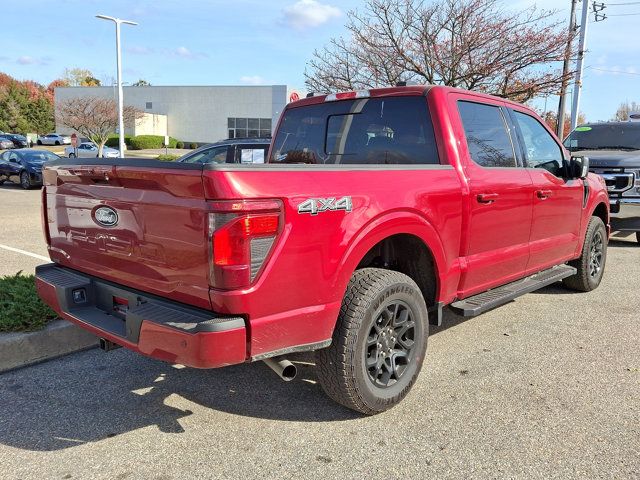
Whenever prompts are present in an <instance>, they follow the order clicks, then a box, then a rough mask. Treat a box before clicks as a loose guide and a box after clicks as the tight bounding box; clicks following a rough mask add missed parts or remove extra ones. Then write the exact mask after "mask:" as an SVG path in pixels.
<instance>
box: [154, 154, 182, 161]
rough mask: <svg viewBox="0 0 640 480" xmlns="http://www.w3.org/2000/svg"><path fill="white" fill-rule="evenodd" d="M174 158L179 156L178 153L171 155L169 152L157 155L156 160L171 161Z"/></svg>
mask: <svg viewBox="0 0 640 480" xmlns="http://www.w3.org/2000/svg"><path fill="white" fill-rule="evenodd" d="M176 158H180V155H173V154H171V153H168V154H166V155H165V154H164V153H163V154H162V155H158V156H157V157H156V160H160V161H161V162H173V161H174V160H175V159H176Z"/></svg>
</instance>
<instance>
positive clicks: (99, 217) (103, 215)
mask: <svg viewBox="0 0 640 480" xmlns="http://www.w3.org/2000/svg"><path fill="white" fill-rule="evenodd" d="M93 218H94V219H95V221H96V222H97V223H98V224H100V225H102V226H103V227H113V226H115V225H117V224H118V212H116V211H115V210H114V209H113V208H111V207H100V208H97V209H96V211H95V212H93Z"/></svg>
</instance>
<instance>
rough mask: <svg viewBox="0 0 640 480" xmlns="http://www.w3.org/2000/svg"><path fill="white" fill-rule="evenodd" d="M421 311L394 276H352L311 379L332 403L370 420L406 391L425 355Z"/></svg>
mask: <svg viewBox="0 0 640 480" xmlns="http://www.w3.org/2000/svg"><path fill="white" fill-rule="evenodd" d="M428 334H429V322H428V316H427V307H426V305H425V301H424V298H423V297H422V293H421V292H420V289H419V288H418V286H417V285H416V283H415V282H414V281H413V280H412V279H411V278H409V277H408V276H407V275H404V274H402V273H400V272H396V271H392V270H383V269H379V268H364V269H361V270H357V271H356V272H355V273H354V274H353V276H352V277H351V280H350V281H349V285H348V287H347V292H346V294H345V296H344V299H343V301H342V307H341V308H340V314H339V316H338V321H337V324H336V327H335V330H334V333H333V339H332V343H331V346H329V347H328V348H325V349H323V350H319V351H317V352H316V366H317V374H318V378H319V380H320V383H321V385H322V388H323V389H324V391H325V393H326V394H327V395H328V396H329V397H331V398H332V399H333V400H335V401H336V402H338V403H340V404H342V405H344V406H345V407H348V408H350V409H352V410H356V411H358V412H361V413H364V414H367V415H373V414H376V413H380V412H383V411H385V410H388V409H389V408H391V407H393V406H394V405H396V404H398V403H399V402H400V401H401V400H402V399H403V398H404V397H405V396H406V395H407V393H409V390H411V387H412V386H413V384H414V382H415V380H416V378H417V376H418V373H419V372H420V369H421V367H422V362H423V360H424V356H425V352H426V349H427V336H428Z"/></svg>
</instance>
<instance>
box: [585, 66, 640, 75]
mask: <svg viewBox="0 0 640 480" xmlns="http://www.w3.org/2000/svg"><path fill="white" fill-rule="evenodd" d="M587 68H590V69H591V70H598V71H599V72H608V73H620V74H622V75H638V76H640V73H634V72H625V71H624V70H607V69H606V68H597V67H587Z"/></svg>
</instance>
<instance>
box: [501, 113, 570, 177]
mask: <svg viewBox="0 0 640 480" xmlns="http://www.w3.org/2000/svg"><path fill="white" fill-rule="evenodd" d="M513 113H514V116H515V119H516V122H517V123H518V127H519V128H520V133H521V135H522V141H523V143H524V151H525V160H526V162H527V166H528V167H530V168H544V169H545V170H547V171H549V172H550V173H552V174H554V175H555V176H557V177H561V176H562V173H563V161H562V160H563V155H562V150H561V149H560V146H559V145H558V144H557V143H556V141H555V140H554V139H553V137H552V136H551V134H550V133H549V132H548V131H547V129H546V128H544V127H543V126H542V124H541V123H540V122H539V121H538V120H536V119H535V118H534V117H532V116H530V115H527V114H526V113H522V112H517V111H513Z"/></svg>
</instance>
